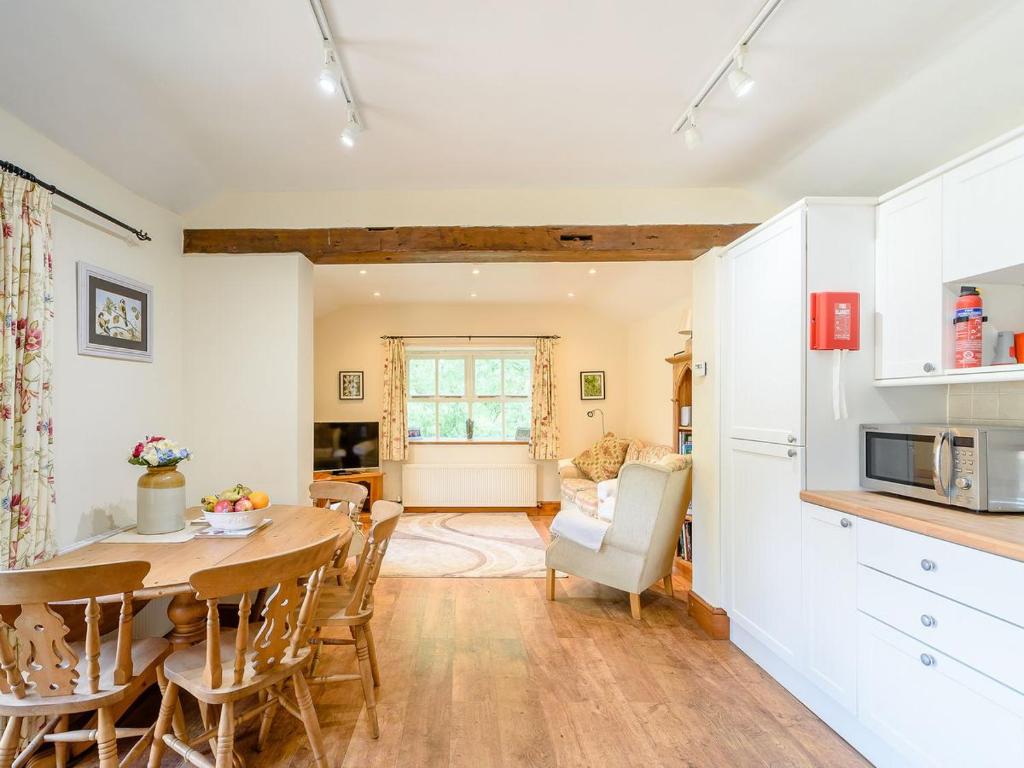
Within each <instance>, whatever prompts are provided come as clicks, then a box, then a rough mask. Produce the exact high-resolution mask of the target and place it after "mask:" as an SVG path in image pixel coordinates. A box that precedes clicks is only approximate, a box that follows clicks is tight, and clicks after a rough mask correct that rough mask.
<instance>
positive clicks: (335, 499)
mask: <svg viewBox="0 0 1024 768" xmlns="http://www.w3.org/2000/svg"><path fill="white" fill-rule="evenodd" d="M368 494H369V491H368V490H366V486H365V485H360V484H359V483H344V482H339V481H337V480H318V481H317V482H315V483H312V484H310V486H309V498H310V499H312V500H313V506H316V507H328V506H330V505H331V504H338V503H341V504H343V506H340V507H339V508H338V510H339V512H342V513H344V514H347V515H348V517H349V519H350V520H351V521H352V527H353V533H352V538H351V539H349V540H348V541H347V542H345V544H343V545H342V546H341V548H340V549H339V550H338V552H337V557H335V559H334V562H333V563H332V564H331V572H330V574H329V575H330V576H333V577H334V579H335V581H336V582H337V584H338V586H339V587H340V586H342V584H343V579H342V577H343V573H342V572H343V571H344V569H345V561H346V560H348V556H349V552H352V551H353V550H354V551H356V552H361V551H362V549H363V543H364V541H365V539H364V538H363V533H362V530H363V529H362V525H361V524H360V522H359V514H360V513H361V512H362V511H363V504H365V503H366V497H367V495H368Z"/></svg>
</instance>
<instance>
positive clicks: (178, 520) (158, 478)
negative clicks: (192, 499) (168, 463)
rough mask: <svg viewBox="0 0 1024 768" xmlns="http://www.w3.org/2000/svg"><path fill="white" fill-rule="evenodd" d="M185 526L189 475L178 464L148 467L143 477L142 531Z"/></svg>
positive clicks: (140, 496)
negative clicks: (187, 477) (186, 479)
mask: <svg viewBox="0 0 1024 768" xmlns="http://www.w3.org/2000/svg"><path fill="white" fill-rule="evenodd" d="M184 527H185V476H184V475H183V474H181V472H179V471H178V469H177V467H147V468H146V474H144V475H143V476H142V477H140V478H139V489H138V517H137V522H136V529H135V530H136V531H137V532H138V533H173V532H174V531H180V530H181V529H182V528H184Z"/></svg>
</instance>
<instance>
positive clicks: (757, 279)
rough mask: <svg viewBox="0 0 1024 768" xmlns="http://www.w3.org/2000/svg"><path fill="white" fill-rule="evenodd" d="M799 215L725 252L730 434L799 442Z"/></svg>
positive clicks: (802, 296)
mask: <svg viewBox="0 0 1024 768" xmlns="http://www.w3.org/2000/svg"><path fill="white" fill-rule="evenodd" d="M804 216H805V211H804V209H803V208H797V209H795V210H793V211H792V212H791V213H789V214H788V215H786V216H783V217H781V218H779V219H778V220H777V221H775V222H773V223H771V224H769V225H767V226H765V227H764V228H763V229H760V230H759V231H757V232H756V233H754V234H753V235H752V236H750V237H749V238H748V239H746V240H743V241H741V242H740V243H738V244H737V245H734V246H731V247H730V248H729V250H728V252H727V255H726V259H727V270H728V283H727V285H728V288H727V291H728V298H727V305H728V310H727V323H728V326H729V328H728V335H727V336H728V339H729V341H728V344H727V346H726V348H725V353H726V355H727V357H728V359H727V366H728V370H729V375H728V378H727V381H726V384H725V398H726V402H725V413H726V424H727V425H728V432H727V435H728V436H729V437H735V438H741V439H746V440H762V441H764V442H770V443H788V444H792V445H802V444H803V428H804V425H803V418H804V358H803V355H804V339H805V334H804V318H805V314H806V310H805V305H806V303H807V300H806V294H805V289H804V284H805V274H804V240H805V237H804Z"/></svg>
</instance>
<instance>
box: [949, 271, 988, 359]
mask: <svg viewBox="0 0 1024 768" xmlns="http://www.w3.org/2000/svg"><path fill="white" fill-rule="evenodd" d="M983 323H984V310H983V308H982V306H981V294H980V293H978V289H977V288H975V287H974V286H973V285H961V286H960V298H958V299H957V300H956V311H955V312H954V313H953V327H954V330H955V333H954V338H955V341H954V347H953V349H954V352H955V361H956V362H955V365H956V367H957V368H977V367H979V366H980V365H981V346H982V344H981V334H982V324H983Z"/></svg>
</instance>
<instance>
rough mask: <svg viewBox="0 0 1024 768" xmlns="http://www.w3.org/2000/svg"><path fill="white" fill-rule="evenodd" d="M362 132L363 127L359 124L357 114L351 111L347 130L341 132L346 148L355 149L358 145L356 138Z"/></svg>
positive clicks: (342, 141)
mask: <svg viewBox="0 0 1024 768" xmlns="http://www.w3.org/2000/svg"><path fill="white" fill-rule="evenodd" d="M362 130H363V126H361V125H360V124H359V121H358V120H357V119H356V116H355V113H354V112H352V111H351V110H349V113H348V123H346V124H345V128H344V129H343V130H342V132H341V143H342V144H344V145H345V146H346V147H354V146H355V145H356V136H358V135H359V134H360V133H361V132H362Z"/></svg>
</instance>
